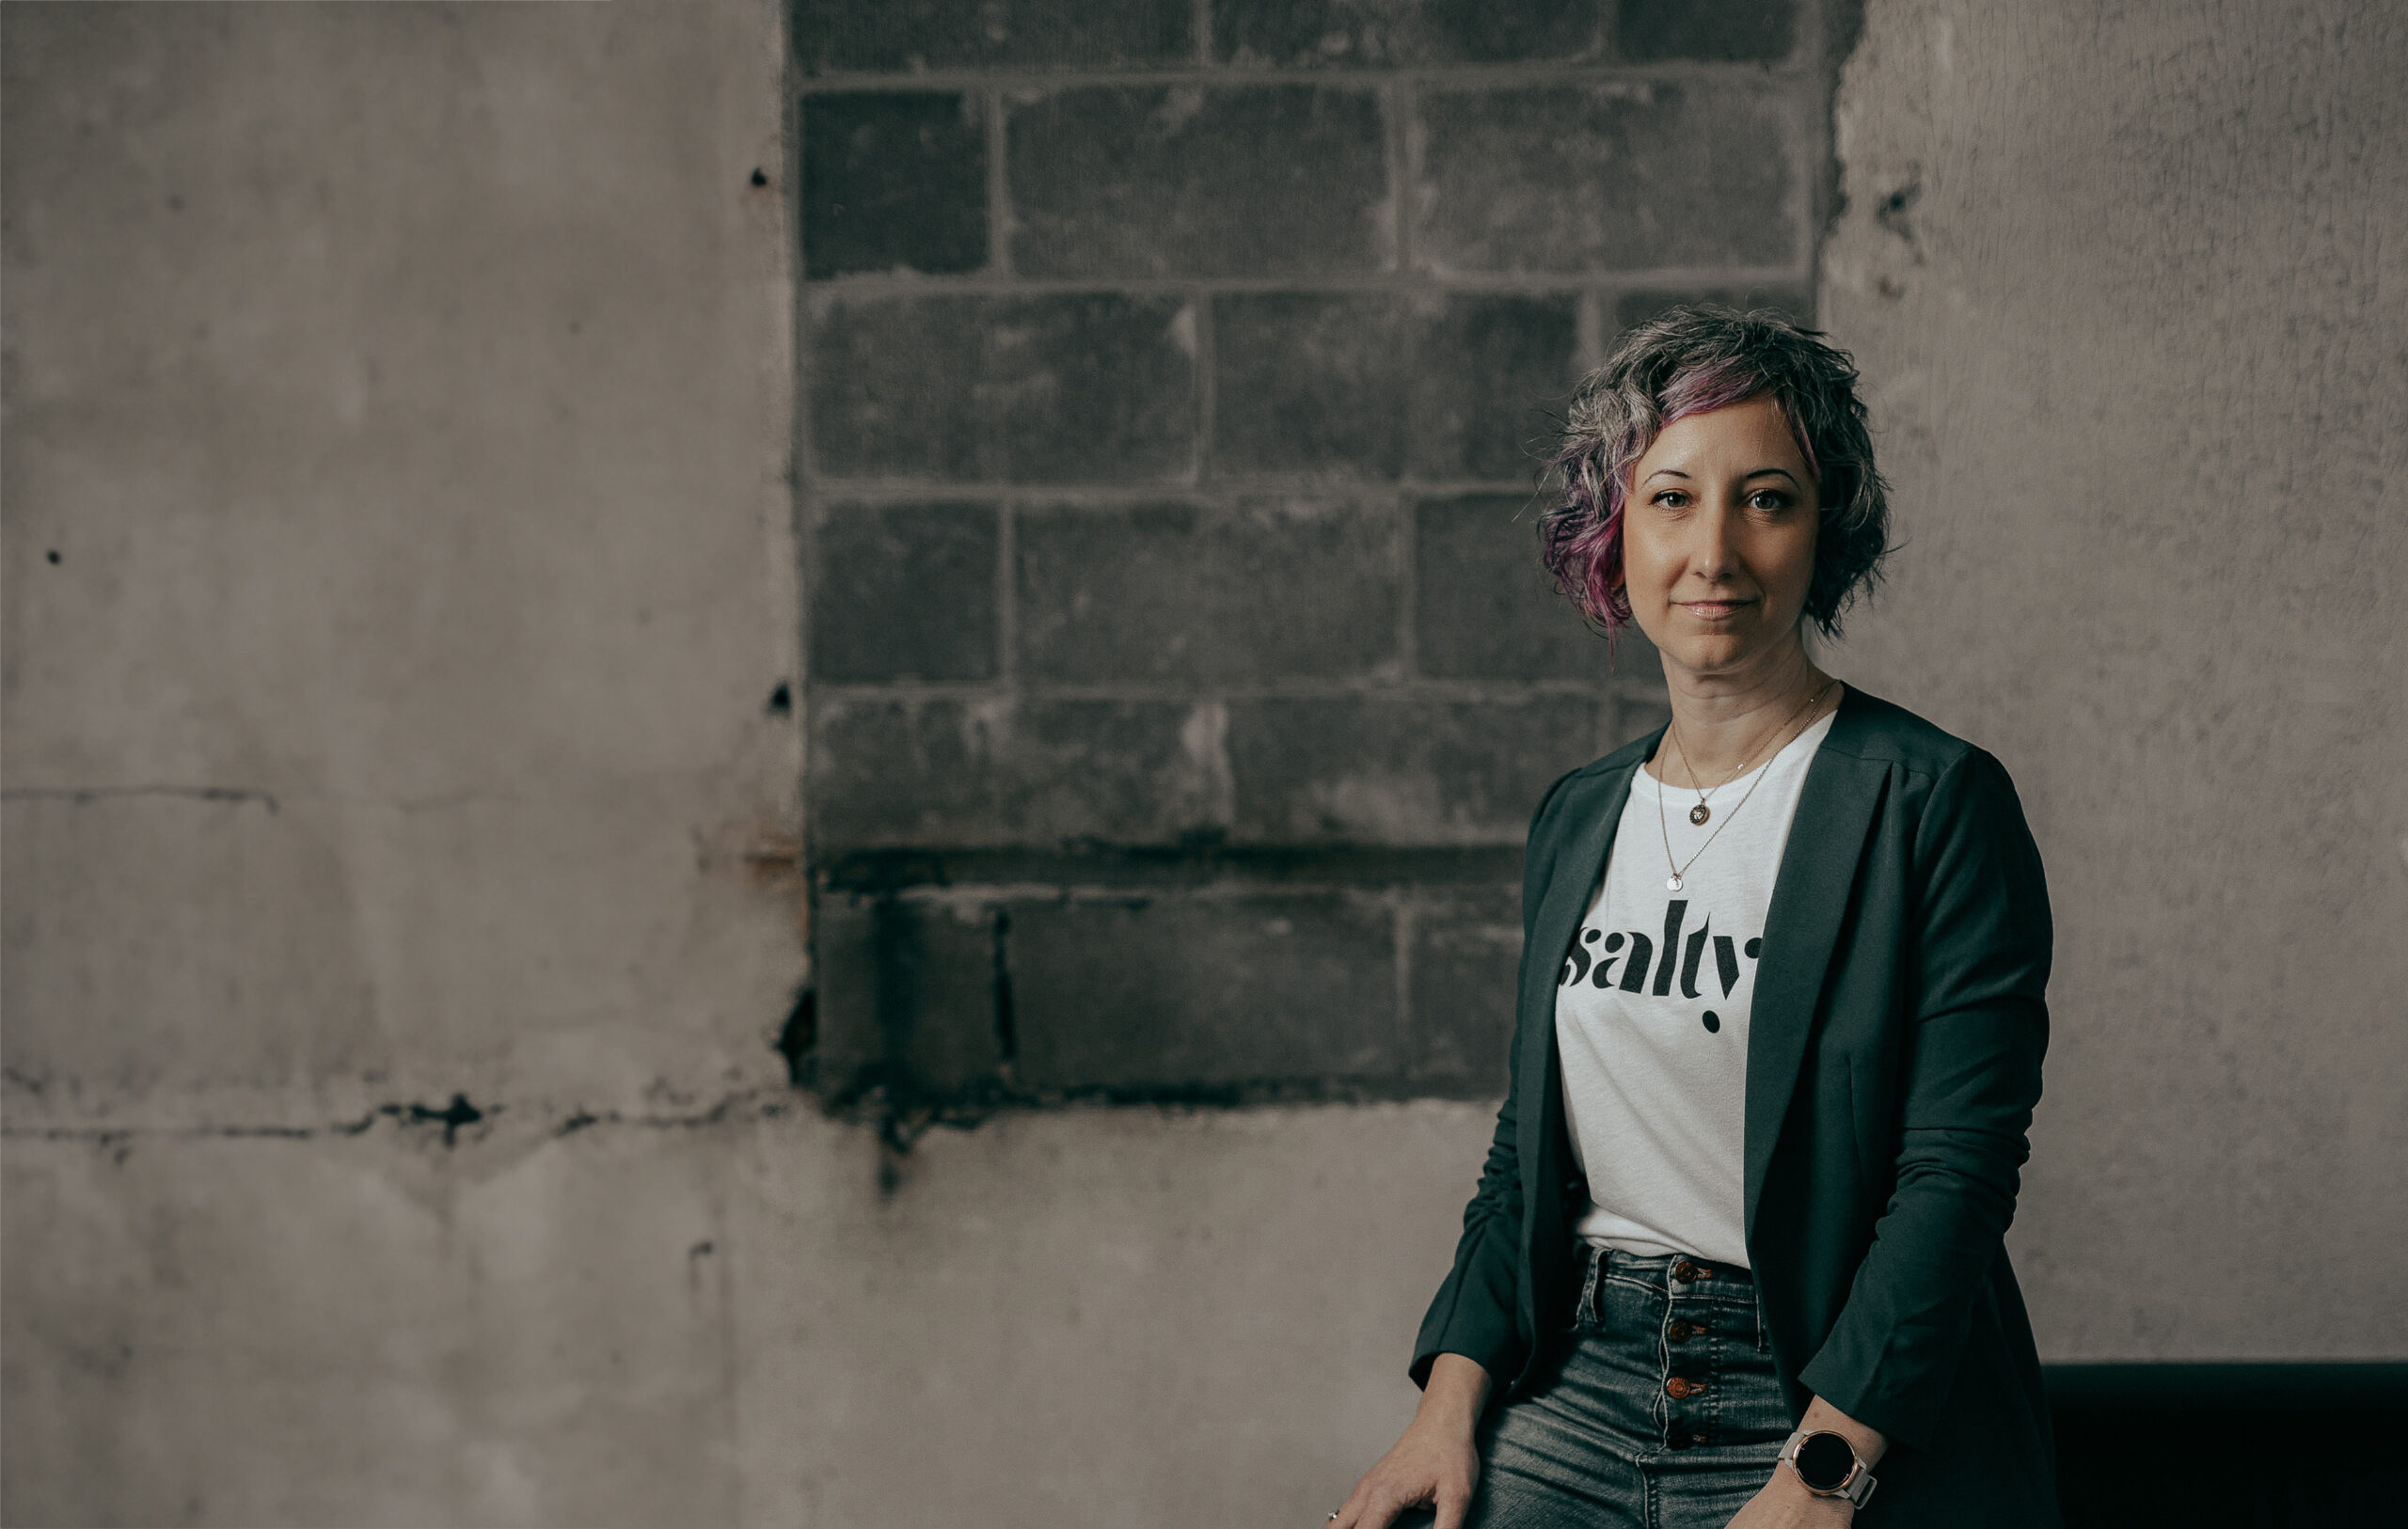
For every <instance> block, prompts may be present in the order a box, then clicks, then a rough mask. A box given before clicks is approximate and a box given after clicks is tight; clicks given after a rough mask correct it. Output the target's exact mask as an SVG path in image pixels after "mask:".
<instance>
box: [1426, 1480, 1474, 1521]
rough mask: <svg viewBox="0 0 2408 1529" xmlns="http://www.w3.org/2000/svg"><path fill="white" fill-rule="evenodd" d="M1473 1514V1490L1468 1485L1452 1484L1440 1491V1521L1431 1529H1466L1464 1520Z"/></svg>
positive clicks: (1441, 1488)
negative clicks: (1469, 1514)
mask: <svg viewBox="0 0 2408 1529" xmlns="http://www.w3.org/2000/svg"><path fill="white" fill-rule="evenodd" d="M1470 1512H1471V1488H1470V1486H1469V1485H1468V1484H1466V1485H1464V1486H1460V1487H1459V1486H1456V1485H1454V1484H1452V1483H1449V1484H1447V1485H1444V1486H1441V1487H1440V1488H1439V1489H1438V1520H1437V1521H1436V1522H1435V1523H1434V1524H1433V1525H1431V1529H1464V1518H1465V1515H1467V1514H1468V1513H1470Z"/></svg>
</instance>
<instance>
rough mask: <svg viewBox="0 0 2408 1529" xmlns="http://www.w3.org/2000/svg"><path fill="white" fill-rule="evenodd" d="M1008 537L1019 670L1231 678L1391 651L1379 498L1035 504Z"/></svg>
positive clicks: (1373, 658) (1297, 671)
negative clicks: (1015, 554) (1013, 562)
mask: <svg viewBox="0 0 2408 1529" xmlns="http://www.w3.org/2000/svg"><path fill="white" fill-rule="evenodd" d="M1018 544H1019V568H1018V572H1017V577H1018V579H1019V604H1020V664H1021V672H1022V675H1023V676H1025V677H1027V678H1029V679H1031V680H1037V681H1058V682H1063V683H1068V684H1097V683H1104V682H1110V681H1114V680H1136V681H1162V680H1179V681H1188V682H1195V683H1200V684H1211V683H1220V684H1229V683H1240V684H1242V683H1245V682H1248V681H1257V680H1263V679H1275V678H1280V677H1292V676H1318V677H1341V676H1349V675H1363V674H1369V673H1371V672H1372V671H1374V670H1378V669H1379V668H1381V667H1382V666H1384V665H1392V664H1394V663H1395V662H1396V658H1397V652H1396V646H1397V609H1398V602H1399V600H1400V598H1401V589H1400V586H1401V583H1402V569H1401V568H1400V567H1399V566H1398V556H1397V521H1396V515H1395V511H1394V509H1393V507H1392V506H1391V505H1389V504H1388V503H1387V502H1386V501H1385V500H1377V501H1371V502H1369V503H1364V502H1354V501H1346V500H1336V501H1327V500H1305V499H1286V500H1257V501H1250V502H1245V503H1242V504H1239V505H1236V506H1215V505H1202V504H1196V503H1187V502H1173V503H1159V504H1139V505H1128V506H1105V507H1098V506H1057V507H1049V508H1031V509H1026V510H1023V511H1022V512H1021V514H1020V524H1019V532H1018Z"/></svg>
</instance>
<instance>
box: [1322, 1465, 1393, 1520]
mask: <svg viewBox="0 0 2408 1529" xmlns="http://www.w3.org/2000/svg"><path fill="white" fill-rule="evenodd" d="M1408 1506H1410V1504H1409V1503H1407V1502H1406V1501H1405V1500H1404V1499H1403V1498H1402V1497H1399V1496H1397V1495H1396V1494H1395V1493H1394V1492H1392V1491H1389V1490H1383V1489H1381V1488H1375V1487H1373V1486H1372V1485H1371V1482H1370V1477H1368V1476H1367V1477H1365V1478H1364V1479H1363V1481H1362V1482H1361V1483H1360V1484H1359V1485H1358V1486H1356V1487H1355V1490H1354V1492H1353V1493H1352V1494H1351V1495H1349V1496H1348V1497H1347V1499H1346V1505H1345V1506H1343V1507H1341V1508H1339V1510H1338V1517H1337V1518H1335V1519H1333V1520H1331V1521H1328V1522H1327V1523H1326V1524H1324V1525H1323V1529H1388V1526H1389V1525H1390V1524H1392V1523H1394V1522H1395V1521H1396V1516H1397V1515H1398V1514H1399V1513H1402V1512H1403V1511H1404V1510H1405V1508H1406V1507H1408Z"/></svg>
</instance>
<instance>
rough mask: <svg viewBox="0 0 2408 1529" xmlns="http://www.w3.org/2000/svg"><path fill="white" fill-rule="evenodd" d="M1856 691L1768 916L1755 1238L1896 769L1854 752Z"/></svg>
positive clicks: (1816, 773)
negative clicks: (1768, 1179) (1885, 790)
mask: <svg viewBox="0 0 2408 1529" xmlns="http://www.w3.org/2000/svg"><path fill="white" fill-rule="evenodd" d="M1860 696H1861V692H1860V691H1858V690H1857V688H1856V687H1855V686H1848V690H1847V694H1846V696H1845V697H1844V698H1842V701H1841V703H1840V710H1839V715H1838V716H1836V717H1832V719H1831V731H1830V733H1827V734H1826V735H1825V736H1824V739H1823V744H1822V747H1821V748H1820V749H1817V750H1815V754H1814V763H1813V764H1809V765H1808V766H1807V769H1806V781H1805V785H1804V787H1803V788H1802V789H1801V790H1800V792H1799V794H1798V812H1797V815H1796V816H1795V817H1793V818H1792V819H1791V820H1790V827H1789V839H1788V842H1787V843H1786V844H1785V845H1784V846H1783V847H1782V854H1781V871H1780V874H1779V875H1776V876H1775V877H1774V878H1773V888H1772V904H1771V906H1770V907H1769V908H1767V909H1766V913H1765V934H1764V940H1765V944H1764V954H1763V955H1762V956H1761V957H1760V958H1759V959H1758V961H1757V963H1756V988H1755V1000H1754V1002H1753V1003H1752V1004H1751V1007H1750V1010H1749V1017H1748V1084H1747V1105H1746V1111H1745V1115H1746V1121H1747V1125H1746V1137H1745V1144H1744V1152H1745V1159H1746V1169H1747V1173H1746V1186H1747V1188H1746V1193H1745V1201H1744V1205H1743V1209H1742V1216H1743V1218H1744V1219H1743V1220H1742V1222H1741V1226H1742V1227H1743V1229H1744V1231H1745V1234H1746V1235H1747V1236H1748V1237H1750V1238H1751V1240H1752V1239H1753V1237H1754V1236H1755V1228H1756V1206H1757V1202H1758V1201H1759V1200H1760V1199H1761V1198H1762V1196H1763V1193H1764V1184H1765V1172H1766V1168H1767V1167H1769V1166H1770V1164H1771V1162H1772V1151H1773V1145H1774V1143H1776V1142H1777V1141H1778V1140H1779V1139H1780V1136H1781V1126H1782V1119H1783V1118H1784V1117H1785V1116H1786V1115H1787V1114H1788V1112H1789V1101H1790V1096H1791V1095H1792V1094H1793V1093H1795V1092H1796V1089H1797V1083H1798V1064H1799V1063H1800V1062H1801V1061H1802V1060H1803V1059H1804V1057H1805V1055H1806V1042H1807V1039H1808V1037H1809V1036H1810V1034H1811V1033H1812V1032H1813V1031H1814V1009H1815V1005H1816V1004H1817V1002H1819V1001H1820V1000H1821V997H1822V991H1823V976H1824V973H1825V972H1826V971H1828V970H1829V969H1830V963H1831V953H1832V947H1833V946H1834V944H1836V943H1837V941H1838V938H1839V930H1840V921H1841V919H1842V918H1843V917H1844V916H1845V915H1846V911H1847V901H1848V891H1849V888H1850V886H1851V885H1852V884H1853V883H1854V881H1855V879H1856V870H1857V861H1858V859H1860V857H1861V855H1862V853H1863V849H1864V837H1865V834H1866V833H1867V832H1868V831H1869V830H1870V829H1871V828H1872V826H1873V817H1874V813H1875V812H1877V810H1878V809H1879V806H1880V802H1881V796H1882V786H1883V783H1884V782H1885V781H1886V780H1888V777H1889V772H1888V770H1887V768H1886V767H1885V766H1883V765H1881V764H1876V763H1872V762H1868V761H1866V760H1863V759H1861V758H1859V757H1858V756H1857V755H1856V754H1855V752H1854V751H1853V750H1846V751H1843V750H1844V746H1846V745H1847V744H1849V743H1850V742H1852V740H1853V738H1854V734H1855V732H1856V728H1857V724H1858V722H1859V720H1860V717H1861V710H1862V708H1861V705H1860V704H1859V698H1860Z"/></svg>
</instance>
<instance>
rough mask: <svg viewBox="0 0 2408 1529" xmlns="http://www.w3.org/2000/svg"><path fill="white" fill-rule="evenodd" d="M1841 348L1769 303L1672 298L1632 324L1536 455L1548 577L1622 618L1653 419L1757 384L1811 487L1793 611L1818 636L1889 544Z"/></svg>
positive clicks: (1882, 501)
mask: <svg viewBox="0 0 2408 1529" xmlns="http://www.w3.org/2000/svg"><path fill="white" fill-rule="evenodd" d="M1856 379H1857V371H1856V367H1855V364H1854V362H1853V360H1852V359H1851V358H1850V357H1849V355H1847V353H1846V352H1845V351H1842V350H1839V349H1837V348H1836V347H1834V346H1832V345H1830V344H1828V343H1826V342H1825V340H1824V339H1823V338H1822V332H1821V331H1820V330H1815V329H1806V328H1802V327H1800V326H1798V324H1795V323H1791V322H1790V321H1789V320H1787V319H1785V318H1783V317H1782V315H1780V314H1779V313H1777V312H1774V311H1773V310H1771V309H1769V308H1763V309H1757V310H1755V311H1753V312H1748V313H1741V312H1738V311H1736V310H1735V309H1732V308H1728V307H1719V306H1717V305H1714V304H1694V305H1688V306H1685V307H1674V308H1670V309H1668V310H1666V311H1665V312H1663V313H1659V314H1657V315H1656V317H1654V318H1652V319H1649V320H1647V321H1646V322H1645V323H1640V324H1637V325H1634V326H1633V327H1632V328H1631V329H1629V330H1628V331H1627V332H1625V333H1624V335H1623V337H1622V339H1619V340H1618V341H1616V342H1615V345H1614V348H1613V353H1612V355H1609V356H1608V357H1607V358H1606V364H1605V365H1603V366H1601V367H1599V368H1598V369H1597V370H1594V371H1592V372H1591V373H1590V374H1589V375H1588V377H1587V378H1586V379H1584V380H1583V381H1582V382H1581V384H1580V386H1579V388H1578V389H1577V391H1576V392H1575V393H1574V394H1573V399H1572V407H1571V410H1570V412H1569V413H1568V415H1567V417H1566V418H1565V421H1564V433H1563V445H1562V448H1561V449H1560V450H1559V451H1558V452H1557V453H1556V455H1555V457H1554V459H1553V460H1552V461H1551V462H1550V463H1549V464H1548V466H1547V472H1546V479H1545V485H1546V491H1547V493H1548V497H1549V502H1548V508H1547V510H1546V511H1545V512H1544V513H1543V514H1541V515H1540V517H1539V523H1538V533H1539V556H1540V558H1541V560H1543V561H1545V564H1546V569H1547V572H1548V573H1549V574H1551V575H1554V576H1555V587H1556V588H1557V590H1559V591H1561V592H1562V593H1563V594H1564V595H1565V596H1566V597H1567V598H1569V599H1570V600H1571V601H1572V603H1573V604H1574V605H1575V606H1576V607H1578V608H1579V610H1580V613H1581V615H1583V616H1584V617H1586V618H1588V620H1589V621H1590V622H1591V623H1592V624H1593V625H1596V626H1598V627H1601V628H1603V629H1604V631H1605V633H1606V635H1607V636H1608V637H1611V636H1612V635H1613V634H1614V633H1615V632H1617V631H1618V630H1619V629H1621V628H1622V627H1623V626H1624V625H1625V624H1627V623H1629V621H1630V619H1631V615H1630V596H1629V593H1628V591H1626V590H1625V588H1624V583H1623V574H1622V515H1623V498H1624V495H1625V494H1626V493H1627V492H1628V489H1629V477H1630V469H1631V467H1632V466H1633V465H1635V464H1636V463H1637V462H1638V461H1639V459H1640V457H1641V456H1642V455H1644V454H1645V453H1646V450H1647V448H1648V447H1649V446H1651V445H1653V444H1654V443H1655V440H1656V436H1657V435H1658V434H1660V433H1662V432H1663V429H1664V427H1665V426H1667V425H1669V424H1671V422H1672V421H1674V420H1675V419H1681V418H1687V416H1689V415H1692V414H1703V413H1705V412H1706V411H1707V410H1709V409H1719V408H1724V407H1726V406H1728V405H1730V404H1733V403H1740V402H1746V401H1747V400H1749V399H1752V398H1761V397H1770V398H1771V399H1772V400H1773V401H1774V402H1776V403H1778V404H1779V405H1780V407H1781V412H1782V416H1783V417H1784V418H1787V419H1788V421H1789V429H1790V433H1791V434H1793V435H1794V436H1796V437H1797V440H1798V449H1799V450H1800V451H1801V452H1803V453H1804V454H1805V457H1806V465H1808V466H1809V467H1810V468H1812V469H1813V470H1814V476H1815V479H1816V481H1817V482H1818V484H1819V487H1820V498H1821V506H1820V509H1821V519H1820V520H1819V521H1818V522H1817V525H1816V535H1815V540H1814V578H1813V579H1812V580H1811V581H1810V583H1809V584H1808V586H1807V591H1806V614H1807V615H1808V616H1809V617H1811V618H1813V620H1814V624H1815V625H1816V626H1818V627H1820V628H1821V629H1822V631H1823V633H1824V635H1825V636H1827V637H1836V636H1838V635H1839V630H1840V615H1841V613H1842V612H1843V611H1845V610H1846V609H1847V607H1848V606H1849V605H1850V604H1851V603H1853V602H1854V600H1855V599H1856V597H1857V595H1858V594H1860V593H1862V592H1865V591H1869V590H1870V589H1871V587H1872V586H1873V585H1874V584H1875V583H1876V582H1877V580H1878V579H1879V577H1880V574H1881V561H1882V560H1883V559H1884V558H1885V557H1887V556H1888V555H1889V551H1890V497H1889V485H1888V484H1886V483H1884V482H1883V481H1882V480H1881V474H1880V473H1879V472H1878V471H1877V470H1876V469H1875V467H1874V465H1873V437H1872V433H1871V432H1870V431H1869V430H1867V429H1866V426H1865V413H1864V404H1863V403H1862V402H1861V401H1860V400H1859V399H1858V398H1857V396H1856Z"/></svg>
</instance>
